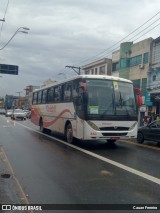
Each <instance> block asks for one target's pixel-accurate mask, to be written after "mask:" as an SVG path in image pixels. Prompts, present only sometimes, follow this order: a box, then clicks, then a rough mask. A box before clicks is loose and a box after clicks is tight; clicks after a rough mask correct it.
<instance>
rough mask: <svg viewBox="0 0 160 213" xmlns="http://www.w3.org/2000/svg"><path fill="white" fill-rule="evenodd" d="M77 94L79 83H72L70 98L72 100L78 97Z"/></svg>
mask: <svg viewBox="0 0 160 213" xmlns="http://www.w3.org/2000/svg"><path fill="white" fill-rule="evenodd" d="M78 93H79V81H76V80H75V81H73V86H72V97H73V99H75V98H77V97H78Z"/></svg>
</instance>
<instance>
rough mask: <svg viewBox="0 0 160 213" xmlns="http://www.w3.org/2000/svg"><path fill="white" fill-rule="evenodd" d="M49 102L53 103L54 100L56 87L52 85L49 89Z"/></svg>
mask: <svg viewBox="0 0 160 213" xmlns="http://www.w3.org/2000/svg"><path fill="white" fill-rule="evenodd" d="M47 102H48V103H53V102H54V87H51V88H49V89H48V97H47Z"/></svg>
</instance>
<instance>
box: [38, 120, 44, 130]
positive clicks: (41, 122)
mask: <svg viewBox="0 0 160 213" xmlns="http://www.w3.org/2000/svg"><path fill="white" fill-rule="evenodd" d="M39 129H40V131H41V132H44V128H43V120H42V119H41V120H40V122H39Z"/></svg>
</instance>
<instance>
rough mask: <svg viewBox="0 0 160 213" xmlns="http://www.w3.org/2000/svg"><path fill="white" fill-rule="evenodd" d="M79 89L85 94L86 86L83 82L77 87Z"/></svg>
mask: <svg viewBox="0 0 160 213" xmlns="http://www.w3.org/2000/svg"><path fill="white" fill-rule="evenodd" d="M79 88H81V89H82V91H83V92H84V93H85V92H86V90H87V84H86V83H84V82H80V86H79Z"/></svg>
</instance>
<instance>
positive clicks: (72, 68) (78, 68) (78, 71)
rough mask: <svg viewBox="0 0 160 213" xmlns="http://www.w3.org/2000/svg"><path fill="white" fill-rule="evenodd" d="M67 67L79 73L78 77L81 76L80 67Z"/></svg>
mask: <svg viewBox="0 0 160 213" xmlns="http://www.w3.org/2000/svg"><path fill="white" fill-rule="evenodd" d="M66 67H68V68H72V69H73V70H74V71H75V72H76V73H77V75H80V74H81V68H80V67H75V66H66ZM75 69H78V71H77V70H75Z"/></svg>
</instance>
